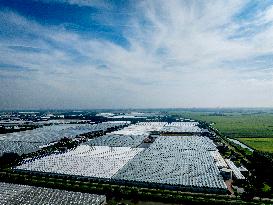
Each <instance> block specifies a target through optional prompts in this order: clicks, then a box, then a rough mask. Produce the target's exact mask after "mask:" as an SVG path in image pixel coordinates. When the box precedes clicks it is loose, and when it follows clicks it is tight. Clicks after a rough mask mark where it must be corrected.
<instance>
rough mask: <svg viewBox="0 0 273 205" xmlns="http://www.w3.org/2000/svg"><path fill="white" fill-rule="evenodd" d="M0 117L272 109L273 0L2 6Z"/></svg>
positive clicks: (54, 0) (52, 1)
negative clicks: (31, 113) (64, 112)
mask: <svg viewBox="0 0 273 205" xmlns="http://www.w3.org/2000/svg"><path fill="white" fill-rule="evenodd" d="M0 18H1V21H0V28H1V31H0V45H1V46H0V54H1V55H0V87H1V89H0V99H1V100H0V110H2V111H4V110H48V109H51V110H73V109H74V110H97V109H98V110H101V109H102V110H111V109H112V110H122V109H125V110H126V109H127V110H128V109H194V108H196V109H226V108H227V109H236V108H243V109H247V108H254V109H255V108H256V109H261V108H262V109H271V108H273V107H272V106H273V104H272V102H273V92H272V90H273V67H272V66H273V64H272V63H273V47H272V44H273V1H272V0H265V1H250V0H241V1H229V2H227V1H224V0H223V1H217V2H215V1H210V0H209V1H205V2H202V1H190V2H188V1H183V0H181V1H179V0H177V1H176V0H173V1H163V0H162V1H131V0H127V1H126V0H123V1H110V0H108V1H97V0H95V1H92V0H86V1H82V0H29V1H27V2H24V3H21V1H20V0H0Z"/></svg>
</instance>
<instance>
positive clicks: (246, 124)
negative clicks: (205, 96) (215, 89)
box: [174, 110, 273, 138]
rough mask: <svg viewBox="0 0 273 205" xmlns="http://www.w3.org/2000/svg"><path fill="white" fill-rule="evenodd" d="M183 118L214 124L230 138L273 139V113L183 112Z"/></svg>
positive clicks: (179, 113) (238, 111) (237, 111)
mask: <svg viewBox="0 0 273 205" xmlns="http://www.w3.org/2000/svg"><path fill="white" fill-rule="evenodd" d="M174 114H177V115H179V116H181V117H185V118H192V119H195V120H202V121H206V122H208V123H212V125H213V127H214V128H216V129H218V131H219V132H220V133H221V134H223V135H225V136H228V137H233V138H239V137H244V138H248V137H263V138H264V137H273V113H272V112H253V111H248V112H247V111H244V112H242V111H240V110H236V111H229V112H224V111H221V112H218V111H215V110H214V111H206V112H196V111H195V112H194V111H181V112H178V111H176V112H174Z"/></svg>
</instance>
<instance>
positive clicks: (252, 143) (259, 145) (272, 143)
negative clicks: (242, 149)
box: [238, 138, 273, 153]
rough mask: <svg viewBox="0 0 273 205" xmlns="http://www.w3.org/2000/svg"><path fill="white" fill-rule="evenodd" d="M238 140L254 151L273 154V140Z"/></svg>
mask: <svg viewBox="0 0 273 205" xmlns="http://www.w3.org/2000/svg"><path fill="white" fill-rule="evenodd" d="M238 140H239V141H241V142H242V143H244V144H246V145H248V146H249V147H251V148H253V149H256V150H259V151H263V152H271V153H273V138H238Z"/></svg>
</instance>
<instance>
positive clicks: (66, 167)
mask: <svg viewBox="0 0 273 205" xmlns="http://www.w3.org/2000/svg"><path fill="white" fill-rule="evenodd" d="M113 124H115V123H112V125H113ZM110 125H111V123H103V124H99V125H88V127H86V126H83V127H77V126H76V127H75V126H72V127H67V128H65V129H60V128H57V127H56V128H55V127H54V126H53V127H52V128H46V129H47V130H48V133H47V135H50V130H51V129H55V130H58V131H57V133H58V132H60V131H62V132H63V133H71V134H67V135H68V136H71V137H72V136H73V135H76V134H79V133H82V132H90V130H93V129H95V128H94V127H96V126H99V127H100V126H106V127H108V126H110ZM75 130H77V131H75ZM183 132H184V133H187V134H189V135H186V136H185V135H183V134H182V135H181V134H180V133H183ZM167 133H171V134H170V135H167ZM56 135H57V134H56V132H55V134H54V135H53V134H51V135H50V136H51V139H56V138H57V136H56ZM15 136H16V135H15ZM55 136H56V137H55ZM41 139H43V137H41ZM229 164H230V163H226V161H225V159H224V158H223V157H222V156H221V155H220V153H219V152H218V149H217V146H216V145H215V143H214V142H213V140H211V139H210V138H209V137H206V136H203V135H202V128H200V127H199V126H198V122H174V123H167V122H140V123H136V124H131V125H129V124H127V126H125V127H123V128H122V129H117V130H113V131H111V132H109V133H105V134H103V135H101V136H97V137H95V138H91V139H87V140H85V141H84V142H83V143H81V144H80V145H78V146H77V147H75V148H73V149H69V150H66V151H64V152H56V153H51V154H49V155H43V156H38V157H33V158H28V159H25V160H23V161H22V162H21V164H19V165H17V166H14V167H13V170H14V171H15V172H18V173H32V174H36V175H41V176H45V175H48V176H51V177H52V176H53V177H54V176H58V177H64V178H65V177H66V176H69V177H73V178H74V179H78V180H82V179H87V180H93V181H97V182H100V181H101V182H107V183H112V184H116V185H135V186H140V187H148V188H164V189H170V190H181V191H190V192H205V193H222V194H226V193H228V187H227V185H226V183H225V180H226V179H224V177H223V173H222V172H223V169H225V170H230V169H231V170H235V168H234V166H235V165H234V164H232V166H231V165H230V166H229ZM235 167H236V166H235ZM238 172H239V170H238V169H236V175H235V176H240V175H239V174H240V173H238Z"/></svg>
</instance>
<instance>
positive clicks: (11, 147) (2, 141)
mask: <svg viewBox="0 0 273 205" xmlns="http://www.w3.org/2000/svg"><path fill="white" fill-rule="evenodd" d="M125 124H127V122H114V123H113V122H109V123H98V124H58V125H51V126H43V127H41V128H37V129H34V130H27V131H22V132H14V133H8V134H0V156H1V155H2V154H3V153H5V152H6V153H7V152H14V153H18V154H20V155H21V154H28V153H31V152H34V151H37V150H39V149H40V148H42V147H44V145H48V144H49V143H52V142H56V141H58V140H60V139H61V138H63V137H67V138H75V137H76V136H79V135H82V134H85V133H92V132H99V131H102V132H104V131H106V130H107V129H109V128H114V127H118V126H122V125H125Z"/></svg>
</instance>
